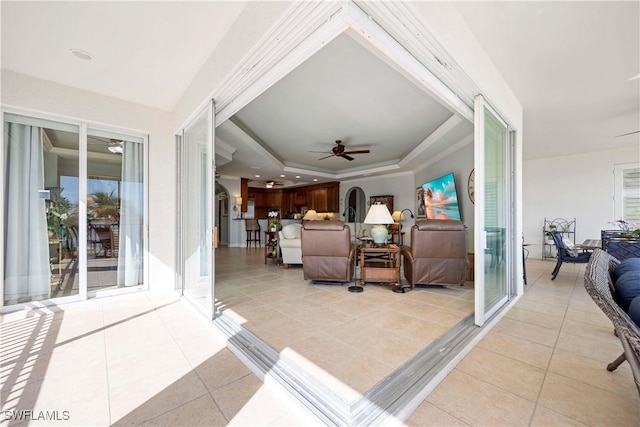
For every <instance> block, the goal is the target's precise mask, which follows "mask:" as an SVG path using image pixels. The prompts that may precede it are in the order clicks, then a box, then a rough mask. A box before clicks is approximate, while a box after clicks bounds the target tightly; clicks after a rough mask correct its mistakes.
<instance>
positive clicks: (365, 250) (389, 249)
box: [358, 243, 401, 287]
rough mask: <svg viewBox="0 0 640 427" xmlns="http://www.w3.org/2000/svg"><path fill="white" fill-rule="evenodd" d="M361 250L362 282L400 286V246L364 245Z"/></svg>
mask: <svg viewBox="0 0 640 427" xmlns="http://www.w3.org/2000/svg"><path fill="white" fill-rule="evenodd" d="M358 250H359V252H360V284H361V285H362V284H364V283H365V282H377V283H392V284H394V286H395V287H400V286H401V283H400V246H398V245H397V244H395V243H391V244H386V245H375V244H371V245H364V246H361V247H359V249H358Z"/></svg>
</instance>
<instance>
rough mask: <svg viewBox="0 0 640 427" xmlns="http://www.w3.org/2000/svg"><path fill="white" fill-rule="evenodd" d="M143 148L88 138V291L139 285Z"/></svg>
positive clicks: (113, 138) (125, 139)
mask: <svg viewBox="0 0 640 427" xmlns="http://www.w3.org/2000/svg"><path fill="white" fill-rule="evenodd" d="M144 176H145V174H144V143H143V140H142V139H141V138H137V137H133V136H126V135H119V134H113V133H107V132H103V131H99V130H92V129H90V130H89V131H88V133H87V199H86V200H87V230H86V235H87V287H88V291H89V292H92V291H101V292H103V291H108V290H114V289H119V288H123V287H128V286H138V285H142V284H143V283H144V274H143V271H144V270H143V269H144V218H145V204H144V200H145V195H144V191H145V190H144V187H145V185H144Z"/></svg>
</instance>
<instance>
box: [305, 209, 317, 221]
mask: <svg viewBox="0 0 640 427" xmlns="http://www.w3.org/2000/svg"><path fill="white" fill-rule="evenodd" d="M302 219H303V220H305V221H317V220H319V219H320V215H318V212H316V211H315V210H313V209H309V210H308V211H307V213H306V214H304V216H303V217H302Z"/></svg>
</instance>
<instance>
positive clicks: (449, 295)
mask: <svg viewBox="0 0 640 427" xmlns="http://www.w3.org/2000/svg"><path fill="white" fill-rule="evenodd" d="M263 254H264V251H263V250H259V249H255V250H254V249H249V250H246V249H243V248H230V249H219V250H218V252H217V253H216V299H217V300H219V301H220V304H222V305H223V306H224V310H226V311H227V312H232V313H233V317H234V318H236V319H238V322H239V323H241V324H242V325H243V326H244V327H245V328H246V329H248V330H250V331H251V332H253V333H254V334H255V335H257V336H259V337H260V338H261V339H262V340H263V341H265V342H266V343H267V344H269V345H270V346H271V347H272V348H274V349H275V350H276V351H278V352H279V353H280V355H281V356H282V357H284V358H287V359H288V360H289V361H292V362H294V363H295V364H297V365H298V366H302V367H303V368H304V369H305V371H307V373H308V374H310V375H312V376H313V377H314V378H315V379H316V380H318V381H319V382H321V383H323V384H325V385H327V386H328V387H330V388H331V389H332V390H333V391H334V392H335V393H337V394H338V395H339V396H340V397H342V398H343V399H344V400H345V401H347V402H353V401H355V400H356V399H357V398H359V397H360V396H361V395H362V394H364V393H365V392H367V391H368V390H369V389H371V388H372V387H373V386H374V385H376V384H377V383H379V382H380V381H382V380H383V379H385V378H386V377H388V376H389V375H390V374H391V373H392V372H393V371H395V370H396V369H398V368H399V367H400V366H401V365H402V364H403V363H405V362H406V361H408V360H409V359H410V358H412V357H413V356H415V355H416V354H417V353H418V352H419V351H420V350H422V349H424V348H425V347H427V346H428V345H429V344H430V343H432V342H433V341H434V340H435V339H436V338H438V337H439V336H441V335H442V334H444V333H445V332H446V331H448V330H449V329H450V328H452V327H453V326H454V325H455V324H457V323H458V322H460V321H461V320H462V319H463V318H465V317H466V316H468V315H469V314H471V313H472V312H473V303H474V302H473V299H474V295H473V283H472V282H469V283H468V284H466V285H465V286H450V287H446V288H443V287H432V288H421V289H419V290H418V289H416V290H413V291H411V292H407V293H394V292H392V291H391V286H390V285H388V284H366V285H365V286H364V292H362V293H351V292H349V291H348V290H347V288H348V285H341V284H313V283H311V282H309V281H306V280H304V277H303V273H302V268H301V266H290V267H289V269H284V268H282V267H278V266H276V265H275V264H273V263H272V262H269V263H267V264H266V265H265V264H264V258H263V256H264V255H263ZM247 264H250V265H251V266H252V269H251V271H250V274H247V269H246V265H247ZM354 366H358V367H359V369H354Z"/></svg>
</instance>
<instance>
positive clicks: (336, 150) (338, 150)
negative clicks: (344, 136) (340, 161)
mask: <svg viewBox="0 0 640 427" xmlns="http://www.w3.org/2000/svg"><path fill="white" fill-rule="evenodd" d="M345 149H346V147H345V146H344V144H342V141H341V140H339V139H338V140H336V146H335V147H333V148H332V149H331V154H329V155H328V156H324V157H321V158H319V159H318V160H324V159H328V158H329V157H334V156H335V157H342V158H344V159H347V160H349V161H351V160H353V157H351V156H350V154H366V153H369V152H370V151H369V150H353V151H345ZM311 153H324V151H311Z"/></svg>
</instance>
